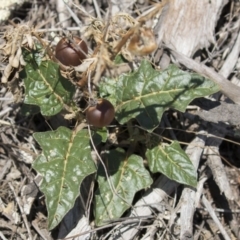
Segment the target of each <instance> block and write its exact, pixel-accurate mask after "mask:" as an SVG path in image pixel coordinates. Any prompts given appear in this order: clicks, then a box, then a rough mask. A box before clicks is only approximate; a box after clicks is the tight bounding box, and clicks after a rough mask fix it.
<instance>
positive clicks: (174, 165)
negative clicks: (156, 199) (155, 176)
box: [146, 141, 197, 187]
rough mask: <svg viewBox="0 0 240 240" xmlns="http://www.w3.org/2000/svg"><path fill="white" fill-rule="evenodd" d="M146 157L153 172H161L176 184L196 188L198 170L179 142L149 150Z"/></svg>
mask: <svg viewBox="0 0 240 240" xmlns="http://www.w3.org/2000/svg"><path fill="white" fill-rule="evenodd" d="M146 157H147V159H148V163H149V168H150V170H151V172H153V173H156V172H161V173H163V174H164V175H166V176H167V177H168V178H170V179H172V180H174V181H176V182H179V183H183V184H187V185H190V186H192V187H196V185H197V173H196V170H195V168H194V166H193V164H192V162H191V160H190V159H189V157H188V156H187V154H186V153H185V152H184V151H183V150H182V148H181V146H180V145H179V143H178V142H176V141H174V142H173V143H172V144H171V145H164V146H161V145H159V146H157V147H155V148H153V149H151V150H150V149H148V150H147V152H146Z"/></svg>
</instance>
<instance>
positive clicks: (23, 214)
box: [8, 182, 33, 240]
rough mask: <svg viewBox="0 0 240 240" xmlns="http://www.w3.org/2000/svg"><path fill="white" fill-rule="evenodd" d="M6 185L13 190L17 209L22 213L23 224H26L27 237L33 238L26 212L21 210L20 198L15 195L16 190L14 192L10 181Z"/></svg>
mask: <svg viewBox="0 0 240 240" xmlns="http://www.w3.org/2000/svg"><path fill="white" fill-rule="evenodd" d="M8 185H9V187H10V189H11V190H12V192H13V194H14V197H15V199H16V202H17V204H18V207H19V209H20V212H21V214H22V218H23V221H24V224H25V226H26V228H27V232H28V237H29V239H30V240H32V239H33V238H32V233H31V230H30V227H29V225H28V220H27V217H26V214H25V212H24V211H23V208H22V205H21V203H20V199H19V197H18V196H17V194H16V192H15V190H14V187H13V185H12V184H11V183H10V182H9V183H8Z"/></svg>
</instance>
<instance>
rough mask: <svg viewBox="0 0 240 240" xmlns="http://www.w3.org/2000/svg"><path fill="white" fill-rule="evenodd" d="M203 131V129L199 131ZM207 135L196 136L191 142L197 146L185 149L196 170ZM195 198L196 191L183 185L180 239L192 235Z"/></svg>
mask: <svg viewBox="0 0 240 240" xmlns="http://www.w3.org/2000/svg"><path fill="white" fill-rule="evenodd" d="M201 132H204V131H200V133H201ZM206 139H207V136H202V137H198V136H196V137H195V139H194V140H193V141H192V142H191V143H193V144H196V145H199V147H192V146H191V145H189V146H188V147H187V149H186V151H185V152H186V153H187V155H188V156H189V158H190V159H191V161H192V162H193V165H194V167H195V170H196V171H197V169H198V165H199V162H200V159H201V156H202V152H203V147H204V146H205V142H206ZM195 200H196V191H195V190H194V189H192V188H189V187H185V188H184V190H183V193H182V196H181V201H180V202H181V203H182V206H181V216H180V221H181V232H180V239H187V238H189V239H190V238H192V237H193V232H192V227H193V215H194V213H195Z"/></svg>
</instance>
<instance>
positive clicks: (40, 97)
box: [20, 53, 75, 116]
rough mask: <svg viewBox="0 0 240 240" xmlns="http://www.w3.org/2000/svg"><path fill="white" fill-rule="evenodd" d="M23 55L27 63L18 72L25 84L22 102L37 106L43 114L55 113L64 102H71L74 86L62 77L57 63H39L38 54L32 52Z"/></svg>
mask: <svg viewBox="0 0 240 240" xmlns="http://www.w3.org/2000/svg"><path fill="white" fill-rule="evenodd" d="M24 56H25V61H26V62H27V65H26V66H25V68H24V70H23V71H22V72H21V74H20V76H21V78H22V79H23V80H24V85H25V99H24V103H27V104H33V105H37V106H39V107H40V109H41V113H42V114H43V115H45V116H53V115H55V114H57V113H58V112H60V111H61V110H62V109H63V107H64V105H65V104H70V103H71V100H72V97H73V94H74V91H75V87H74V86H73V84H72V83H71V82H70V81H69V80H67V79H65V78H64V77H62V75H61V74H60V71H59V65H58V64H57V63H54V62H52V61H42V62H41V63H40V62H39V59H38V58H37V57H39V55H37V54H33V53H28V54H26V53H25V54H24ZM39 64H40V65H39Z"/></svg>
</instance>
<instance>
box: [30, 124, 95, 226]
mask: <svg viewBox="0 0 240 240" xmlns="http://www.w3.org/2000/svg"><path fill="white" fill-rule="evenodd" d="M34 138H35V139H36V141H37V142H38V143H39V145H40V146H41V148H42V150H43V153H42V155H40V156H38V157H37V159H36V160H35V161H34V163H33V168H34V169H35V170H36V171H38V172H39V173H40V174H41V175H42V176H43V181H42V184H41V186H40V189H41V191H42V192H43V193H44V195H45V198H46V205H47V210H48V225H49V228H50V229H53V228H54V227H56V226H57V225H58V224H59V222H60V221H61V220H62V218H63V217H64V216H65V215H66V213H67V212H68V211H69V210H70V209H71V208H72V207H73V205H74V203H75V200H76V198H77V196H78V195H79V187H80V184H81V183H82V181H83V179H84V178H85V177H87V176H88V175H90V174H92V173H94V172H95V171H96V167H95V165H94V162H93V160H92V157H91V145H90V140H89V134H88V131H87V130H81V131H79V132H77V133H75V132H73V131H71V130H69V129H67V128H65V127H59V128H58V129H57V130H56V131H49V132H43V133H34Z"/></svg>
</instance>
